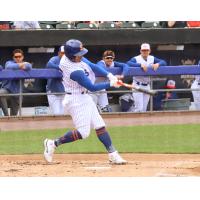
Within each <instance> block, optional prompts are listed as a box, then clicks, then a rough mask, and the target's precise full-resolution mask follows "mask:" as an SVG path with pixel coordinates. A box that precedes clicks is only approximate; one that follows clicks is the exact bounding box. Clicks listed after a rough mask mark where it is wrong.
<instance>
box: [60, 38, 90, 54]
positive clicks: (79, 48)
mask: <svg viewBox="0 0 200 200" xmlns="http://www.w3.org/2000/svg"><path fill="white" fill-rule="evenodd" d="M64 50H65V55H66V56H83V55H85V54H86V53H87V52H88V50H87V49H86V48H84V47H83V44H82V42H81V41H79V40H76V39H71V40H68V41H67V42H66V44H65V46H64Z"/></svg>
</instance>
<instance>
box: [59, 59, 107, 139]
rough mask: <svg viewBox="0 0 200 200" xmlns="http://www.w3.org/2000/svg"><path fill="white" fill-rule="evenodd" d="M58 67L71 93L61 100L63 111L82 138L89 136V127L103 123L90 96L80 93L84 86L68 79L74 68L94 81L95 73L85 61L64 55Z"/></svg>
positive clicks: (96, 126)
mask: <svg viewBox="0 0 200 200" xmlns="http://www.w3.org/2000/svg"><path fill="white" fill-rule="evenodd" d="M59 67H60V69H61V70H62V72H63V85H64V88H65V91H66V92H69V93H71V94H66V95H65V97H64V100H63V106H64V108H65V112H67V113H69V114H70V115H71V117H72V120H73V122H74V126H75V128H76V129H77V130H78V131H79V132H80V134H81V136H82V138H86V137H88V136H89V134H90V130H91V128H94V129H98V128H101V127H104V126H105V123H104V121H103V119H102V117H101V115H100V114H99V112H98V110H97V107H96V105H95V103H94V101H93V100H92V97H91V96H90V95H88V94H86V93H84V94H83V93H82V92H85V91H86V88H84V87H83V86H81V85H79V84H78V83H77V82H76V81H73V80H72V79H70V75H71V73H72V72H74V71H76V70H82V71H84V72H85V74H86V75H87V76H88V78H89V79H90V80H91V81H92V83H94V82H95V74H94V72H93V71H92V69H91V68H90V67H89V66H88V65H87V64H86V63H84V62H78V63H75V62H72V61H70V60H69V59H68V58H67V57H66V56H63V57H62V59H61V61H60V65H59Z"/></svg>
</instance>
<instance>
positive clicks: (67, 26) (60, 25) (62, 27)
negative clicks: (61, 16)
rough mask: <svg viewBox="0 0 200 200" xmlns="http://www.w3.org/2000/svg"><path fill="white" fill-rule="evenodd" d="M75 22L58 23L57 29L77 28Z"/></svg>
mask: <svg viewBox="0 0 200 200" xmlns="http://www.w3.org/2000/svg"><path fill="white" fill-rule="evenodd" d="M75 28H76V27H75V26H74V24H57V25H56V29H75Z"/></svg>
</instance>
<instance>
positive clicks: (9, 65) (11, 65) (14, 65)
mask: <svg viewBox="0 0 200 200" xmlns="http://www.w3.org/2000/svg"><path fill="white" fill-rule="evenodd" d="M5 69H12V70H18V69H20V67H19V64H18V63H16V62H15V61H13V60H9V61H7V62H6V64H5ZM30 69H32V65H31V64H30V63H26V64H25V69H24V70H30Z"/></svg>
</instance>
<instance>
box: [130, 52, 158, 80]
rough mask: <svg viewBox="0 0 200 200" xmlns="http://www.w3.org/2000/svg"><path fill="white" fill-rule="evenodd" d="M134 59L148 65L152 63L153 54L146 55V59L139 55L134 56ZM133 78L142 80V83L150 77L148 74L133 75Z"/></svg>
mask: <svg viewBox="0 0 200 200" xmlns="http://www.w3.org/2000/svg"><path fill="white" fill-rule="evenodd" d="M135 59H136V61H137V63H140V64H144V65H146V66H148V67H149V66H150V65H151V64H153V63H154V56H150V55H149V56H148V57H147V60H144V58H143V57H142V56H141V55H139V56H136V57H135ZM133 80H135V81H138V82H142V83H149V82H150V77H149V76H135V77H133Z"/></svg>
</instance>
